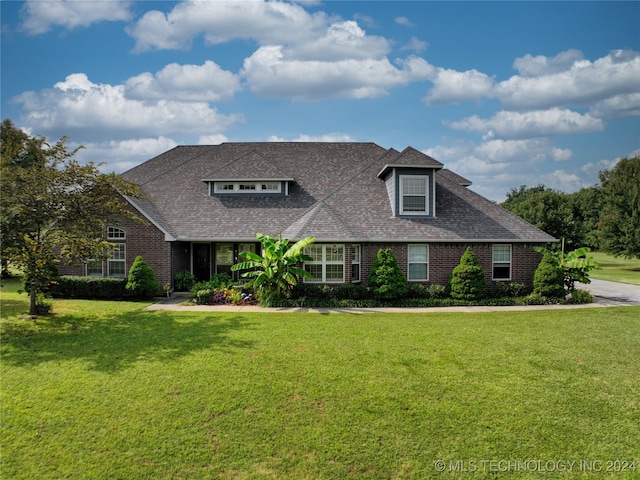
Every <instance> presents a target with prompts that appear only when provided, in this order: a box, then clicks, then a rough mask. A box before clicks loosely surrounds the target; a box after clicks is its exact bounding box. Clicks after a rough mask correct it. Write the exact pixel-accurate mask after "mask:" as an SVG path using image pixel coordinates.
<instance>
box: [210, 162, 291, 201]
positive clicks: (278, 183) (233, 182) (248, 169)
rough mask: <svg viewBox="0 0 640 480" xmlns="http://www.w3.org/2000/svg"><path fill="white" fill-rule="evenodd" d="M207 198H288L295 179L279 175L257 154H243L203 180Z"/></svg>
mask: <svg viewBox="0 0 640 480" xmlns="http://www.w3.org/2000/svg"><path fill="white" fill-rule="evenodd" d="M202 181H203V182H205V183H207V185H208V186H209V195H211V196H214V197H218V196H224V197H228V196H254V195H269V196H272V195H288V194H289V185H290V183H291V182H294V181H295V178H294V177H292V176H289V175H287V174H285V173H284V172H282V171H281V170H280V169H279V168H278V167H276V166H275V165H273V163H271V162H269V161H268V160H266V159H265V158H264V157H263V156H262V155H260V154H258V153H257V152H256V151H252V152H250V153H248V154H247V155H243V156H242V157H239V158H237V159H235V160H233V161H232V162H229V163H228V164H227V165H225V166H224V167H222V168H220V169H218V170H216V171H215V172H213V173H212V174H211V175H210V176H208V177H207V178H204V179H202Z"/></svg>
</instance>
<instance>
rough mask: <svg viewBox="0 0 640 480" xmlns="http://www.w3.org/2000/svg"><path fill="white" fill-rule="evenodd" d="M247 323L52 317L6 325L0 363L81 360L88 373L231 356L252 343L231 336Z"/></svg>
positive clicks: (162, 316)
mask: <svg viewBox="0 0 640 480" xmlns="http://www.w3.org/2000/svg"><path fill="white" fill-rule="evenodd" d="M250 325H251V324H250V323H249V320H248V319H247V318H246V317H242V316H233V317H230V316H226V315H225V316H214V315H211V316H206V317H205V316H202V317H196V318H194V317H188V318H181V317H179V316H177V315H172V314H169V313H164V312H162V313H158V312H153V313H151V312H130V313H127V314H125V315H120V316H116V317H114V318H110V319H100V320H93V319H79V318H78V317H74V316H69V315H53V316H51V317H43V318H40V319H39V320H38V321H37V322H35V323H31V325H29V323H27V322H24V323H22V321H20V323H12V324H10V325H6V326H5V328H4V331H3V334H2V344H3V345H2V361H3V362H8V363H9V364H12V365H15V366H28V365H36V364H39V363H43V362H64V361H69V360H84V361H86V362H87V363H89V364H90V368H91V369H94V370H99V371H102V372H116V371H119V370H121V369H123V368H127V367H128V366H130V365H132V364H134V363H136V362H138V361H160V362H165V361H171V360H174V359H176V358H179V357H182V356H185V355H188V354H191V353H193V352H197V351H201V350H210V349H217V350H222V351H227V350H228V351H229V352H232V351H233V350H235V349H239V348H251V347H252V346H253V344H254V342H252V341H247V340H242V339H238V338H234V337H233V336H232V335H231V334H232V332H233V331H237V330H241V329H246V328H247V327H249V326H250Z"/></svg>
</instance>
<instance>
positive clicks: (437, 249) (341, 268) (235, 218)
mask: <svg viewBox="0 0 640 480" xmlns="http://www.w3.org/2000/svg"><path fill="white" fill-rule="evenodd" d="M123 176H124V177H125V178H126V179H127V180H130V181H132V182H134V183H136V184H138V185H140V187H141V190H142V192H143V194H144V195H145V199H143V200H138V199H130V198H127V201H128V202H129V205H130V208H132V209H134V211H135V212H137V213H138V214H139V216H140V217H141V218H143V219H145V220H146V225H142V224H136V223H132V222H124V223H122V224H119V225H113V226H110V227H109V228H108V229H107V238H108V240H109V241H111V242H113V243H114V244H116V246H115V248H114V249H113V251H112V252H111V256H110V258H109V260H107V261H105V262H88V263H87V264H85V265H83V266H79V267H78V266H77V267H70V266H66V267H62V268H61V269H60V271H61V273H63V274H81V275H104V276H124V275H126V273H127V272H128V269H129V268H130V267H131V264H132V262H133V260H134V259H135V257H136V256H137V255H141V256H142V257H143V258H144V259H145V260H146V261H147V263H148V264H149V265H150V266H151V267H152V268H153V270H154V271H155V273H156V275H157V277H158V281H159V282H160V284H161V285H162V284H166V283H168V284H173V277H174V275H175V274H176V273H178V272H181V271H184V270H188V271H190V272H192V273H193V274H194V275H195V276H196V277H197V278H198V279H200V280H207V279H209V278H210V277H211V276H212V275H214V274H216V273H219V272H226V273H229V274H230V275H232V276H236V277H237V273H236V272H233V273H232V272H231V269H230V268H231V265H233V264H234V263H236V262H237V259H238V254H239V253H240V252H242V251H244V250H252V251H258V250H259V243H257V242H256V238H255V234H256V233H258V232H259V233H263V234H267V235H271V236H277V235H279V234H281V235H282V236H283V237H284V238H288V239H291V240H292V241H295V240H299V239H301V238H304V237H307V236H310V235H313V236H314V237H315V243H314V244H313V245H311V246H310V247H309V248H308V251H307V253H308V254H309V255H311V256H312V257H313V259H314V260H313V261H312V262H309V263H307V264H306V265H305V268H306V269H307V271H309V272H310V273H311V274H312V276H313V279H311V280H305V281H307V282H317V283H329V284H330V283H349V282H354V283H355V282H362V283H365V284H366V281H367V276H368V274H369V270H370V268H371V265H372V263H373V259H374V258H375V256H376V253H377V252H378V250H379V249H380V248H391V249H392V250H393V253H394V255H395V257H396V258H397V260H398V263H399V264H400V266H401V267H402V269H403V271H404V273H405V275H406V277H407V279H408V280H409V281H410V282H419V283H423V284H426V285H428V284H440V285H444V284H446V283H447V281H448V279H449V276H450V275H451V271H452V270H453V268H454V267H455V266H456V265H457V264H458V262H459V261H460V257H461V256H462V254H463V252H464V251H465V249H466V248H467V247H468V246H470V247H472V249H473V250H474V252H475V254H476V255H477V256H478V258H479V260H480V263H481V264H482V267H483V269H484V271H485V275H486V283H487V285H491V284H492V282H494V281H504V282H524V283H527V284H529V285H530V284H531V279H532V276H533V272H534V270H535V268H536V267H537V265H538V263H539V261H540V255H539V254H538V253H536V252H534V251H533V249H532V248H531V247H532V246H534V245H541V246H543V245H545V244H546V243H548V242H554V241H556V240H555V239H554V238H553V237H551V236H550V235H548V234H546V233H545V232H543V231H541V230H539V229H537V228H535V227H533V226H532V225H530V224H528V223H527V222H525V221H524V220H522V219H521V218H519V217H517V216H515V215H513V214H511V213H509V212H507V211H505V210H504V209H502V208H501V207H500V206H498V205H497V204H495V203H494V202H491V201H489V200H487V199H486V198H484V197H482V196H480V195H478V194H476V193H474V192H473V191H471V190H469V189H468V188H467V187H468V186H469V185H471V182H469V181H468V180H466V179H464V178H462V177H460V176H459V175H457V174H455V173H453V172H451V171H449V170H447V169H445V168H443V165H442V164H441V163H440V162H438V161H437V160H434V159H433V158H431V157H429V156H427V155H425V154H423V153H421V152H419V151H417V150H415V149H413V148H411V147H408V148H406V149H405V150H403V151H402V152H399V151H397V150H394V149H385V148H382V147H380V146H378V145H376V144H374V143H297V142H296V143H271V142H269V143H224V144H221V145H213V146H211V145H209V146H204V145H203V146H180V147H176V148H174V149H172V150H169V151H168V152H165V153H163V154H161V155H159V156H157V157H155V158H152V159H151V160H148V161H147V162H145V163H143V164H141V165H139V166H137V167H135V168H133V169H131V170H129V171H128V172H126V173H124V174H123Z"/></svg>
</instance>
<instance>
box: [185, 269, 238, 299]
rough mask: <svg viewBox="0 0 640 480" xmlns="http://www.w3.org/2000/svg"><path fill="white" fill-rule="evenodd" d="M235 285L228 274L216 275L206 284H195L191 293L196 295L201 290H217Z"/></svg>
mask: <svg viewBox="0 0 640 480" xmlns="http://www.w3.org/2000/svg"><path fill="white" fill-rule="evenodd" d="M232 284H233V281H232V279H231V277H230V276H229V274H227V273H216V274H215V275H214V276H213V277H211V280H207V281H205V282H197V283H194V284H193V286H192V287H191V289H190V290H191V292H192V293H193V294H194V295H195V294H196V293H197V292H199V291H200V290H205V289H209V290H215V289H217V288H227V287H229V286H231V285H232Z"/></svg>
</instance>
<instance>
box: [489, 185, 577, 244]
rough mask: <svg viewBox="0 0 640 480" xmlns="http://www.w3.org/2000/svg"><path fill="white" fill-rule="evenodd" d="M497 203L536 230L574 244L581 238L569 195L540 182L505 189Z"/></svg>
mask: <svg viewBox="0 0 640 480" xmlns="http://www.w3.org/2000/svg"><path fill="white" fill-rule="evenodd" d="M501 206H502V207H503V208H505V209H507V210H509V211H510V212H512V213H515V214H516V215H518V216H519V217H521V218H522V219H524V220H526V221H527V222H529V223H530V224H532V225H535V226H536V227H538V228H539V229H540V230H543V231H544V232H547V233H548V234H549V235H552V236H554V237H555V238H557V239H562V238H564V239H565V241H566V244H567V245H568V246H570V247H575V246H576V245H578V244H580V243H581V242H582V241H583V238H582V235H581V225H580V222H579V220H578V219H576V218H575V216H574V214H573V208H572V204H571V201H570V197H569V195H567V194H566V193H563V192H558V191H556V190H553V189H551V188H547V187H545V186H544V185H537V186H535V187H527V186H526V185H521V186H520V187H519V188H517V189H516V188H512V189H511V190H510V191H509V192H508V193H507V198H506V200H505V201H504V202H503V203H502V204H501Z"/></svg>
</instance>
